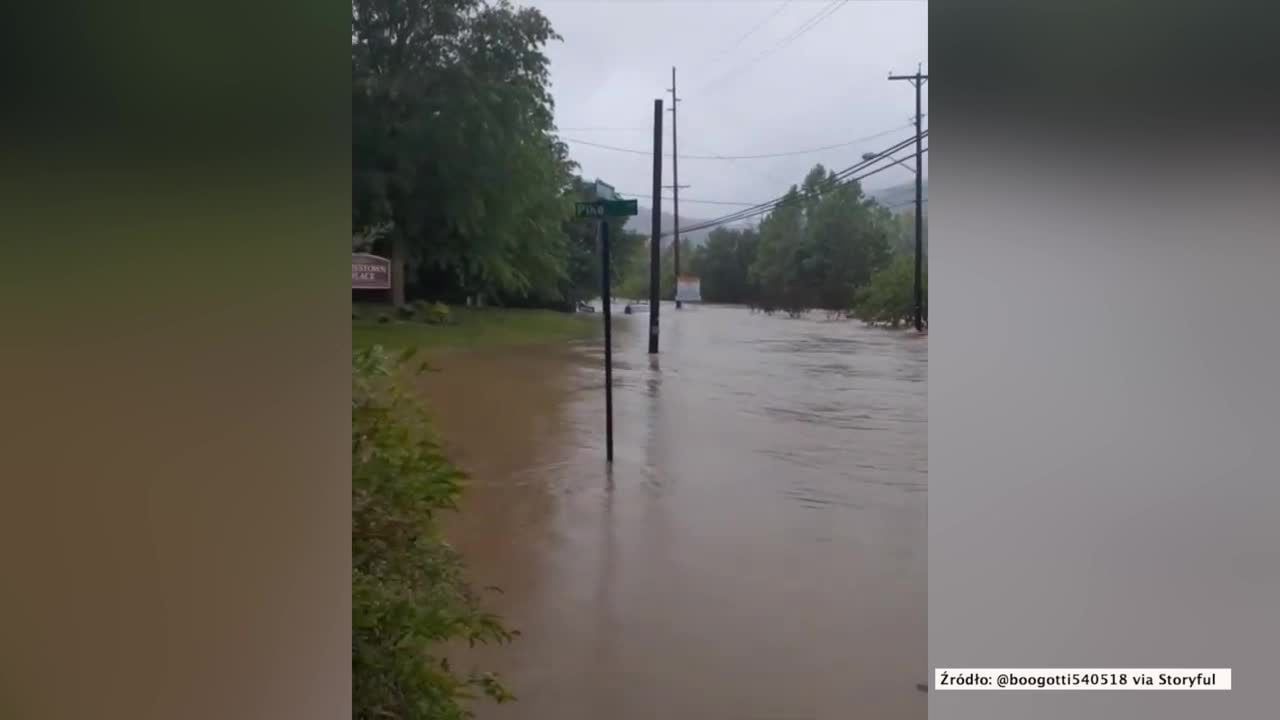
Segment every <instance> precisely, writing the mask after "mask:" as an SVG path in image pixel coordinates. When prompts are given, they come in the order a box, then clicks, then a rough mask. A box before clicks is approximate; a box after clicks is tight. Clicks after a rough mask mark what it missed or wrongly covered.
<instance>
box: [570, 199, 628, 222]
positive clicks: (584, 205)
mask: <svg viewBox="0 0 1280 720" xmlns="http://www.w3.org/2000/svg"><path fill="white" fill-rule="evenodd" d="M573 214H574V217H580V218H606V217H628V216H630V215H639V214H640V207H639V205H637V204H636V201H635V200H596V201H595V202H580V203H574V204H573Z"/></svg>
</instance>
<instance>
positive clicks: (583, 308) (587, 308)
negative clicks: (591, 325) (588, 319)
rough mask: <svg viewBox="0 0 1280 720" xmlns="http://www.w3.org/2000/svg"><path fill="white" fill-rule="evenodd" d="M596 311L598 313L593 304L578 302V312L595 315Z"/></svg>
mask: <svg viewBox="0 0 1280 720" xmlns="http://www.w3.org/2000/svg"><path fill="white" fill-rule="evenodd" d="M595 311H596V307H595V306H594V305H592V304H591V303H587V302H581V301H579V302H578V312H587V313H593V312H595Z"/></svg>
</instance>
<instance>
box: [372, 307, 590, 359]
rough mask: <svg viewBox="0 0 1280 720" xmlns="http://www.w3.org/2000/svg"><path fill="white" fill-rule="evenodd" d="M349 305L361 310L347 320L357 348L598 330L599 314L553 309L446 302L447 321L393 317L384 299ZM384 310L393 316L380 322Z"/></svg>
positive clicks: (432, 346)
mask: <svg viewBox="0 0 1280 720" xmlns="http://www.w3.org/2000/svg"><path fill="white" fill-rule="evenodd" d="M352 310H353V311H354V312H356V313H358V314H359V316H360V317H359V319H355V318H353V319H352V321H351V344H352V346H353V347H356V348H361V347H368V346H370V345H382V346H383V347H386V348H387V349H392V350H398V349H401V348H407V347H416V348H418V349H420V350H456V349H467V348H476V347H498V346H516V345H534V344H542V343H556V342H568V341H571V340H582V339H585V338H589V337H591V336H593V335H595V334H597V333H599V332H600V327H601V324H600V316H599V315H598V314H579V315H574V314H569V313H561V312H555V311H552V310H520V309H509V308H468V307H451V308H449V310H450V313H451V315H452V322H451V324H448V325H428V324H426V323H424V322H421V321H419V320H398V319H395V312H394V311H393V310H392V309H391V308H390V307H388V306H385V305H359V304H357V305H353V307H352ZM383 313H385V314H387V315H389V316H390V317H391V318H392V319H391V320H390V321H389V322H387V323H379V322H378V315H380V314H383ZM593 320H594V321H595V322H592V321H593Z"/></svg>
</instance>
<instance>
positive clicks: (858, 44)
mask: <svg viewBox="0 0 1280 720" xmlns="http://www.w3.org/2000/svg"><path fill="white" fill-rule="evenodd" d="M524 4H527V5H533V6H535V7H538V8H539V9H541V10H542V12H543V13H545V14H546V16H547V17H548V18H549V19H550V20H551V23H552V25H553V26H554V27H555V29H556V31H557V32H558V33H559V34H560V35H562V36H563V38H564V39H563V41H560V42H555V43H552V44H551V45H550V46H549V47H548V48H547V53H548V55H549V57H550V58H551V79H552V92H553V94H554V96H555V101H556V121H557V124H558V126H559V127H560V128H561V133H560V134H561V136H562V137H563V138H566V139H567V138H576V139H580V140H586V141H590V142H596V143H602V144H606V145H614V146H618V147H625V148H634V149H639V150H646V151H648V150H649V149H650V148H651V147H652V137H653V130H652V123H653V100H654V99H655V98H659V97H662V98H664V101H665V102H664V107H666V108H669V107H670V95H669V94H668V93H665V90H666V89H667V88H669V87H670V86H671V67H672V66H673V65H674V66H675V67H676V68H677V73H678V75H677V82H678V85H679V90H680V97H681V100H682V102H681V103H680V106H679V113H680V116H679V122H680V127H679V132H680V137H679V140H680V147H679V150H680V155H681V156H684V155H757V154H767V153H775V152H790V151H795V150H805V149H810V148H816V147H821V146H825V145H834V144H837V143H844V142H849V141H853V140H858V139H860V138H865V137H868V136H873V135H879V137H875V138H873V139H869V140H866V141H865V142H860V143H857V144H854V145H850V146H847V147H841V148H836V149H832V150H826V151H822V152H816V153H812V154H806V155H798V156H792V157H780V158H769V159H760V160H735V161H723V160H695V159H685V160H682V161H681V163H680V182H681V184H682V185H690V186H692V187H690V188H689V189H686V190H682V191H681V196H682V197H681V215H683V216H687V217H702V218H706V217H714V216H716V215H721V214H724V213H726V212H731V211H732V210H733V209H734V208H732V207H723V206H716V205H700V204H693V203H688V204H686V199H706V200H726V201H746V202H763V201H765V200H769V199H771V198H774V197H776V196H778V195H780V194H782V193H783V192H785V191H786V189H787V187H788V186H789V185H791V184H792V183H799V182H800V181H801V180H802V179H803V178H804V174H805V173H806V172H807V171H808V170H809V168H810V167H812V166H813V164H814V163H817V162H821V163H823V164H824V165H826V166H827V167H830V168H833V169H835V170H840V169H842V168H845V167H848V166H850V165H852V164H854V163H856V162H857V161H858V160H859V158H860V156H861V155H862V153H863V152H867V151H872V150H878V149H880V148H883V147H885V146H886V145H889V144H892V143H893V142H894V141H896V140H898V139H902V138H906V137H909V136H910V134H911V127H910V125H909V124H908V123H909V122H910V120H911V116H912V114H913V113H914V111H915V97H914V91H913V89H912V87H911V85H910V84H909V83H906V82H890V81H889V80H888V79H887V78H886V76H887V75H888V74H889V72H890V71H892V72H896V73H908V72H911V71H914V70H915V69H916V64H917V63H919V62H923V63H924V69H925V70H926V71H927V70H928V67H929V66H928V4H927V3H926V2H919V1H914V0H851V1H848V2H835V3H833V2H832V1H831V0H790V1H789V2H788V0H719V1H718V2H707V1H698V0H666V1H661V0H524ZM835 8H838V9H835ZM828 11H830V14H829V15H826V13H827V12H828ZM823 15H825V17H822V16H823ZM816 18H821V19H820V20H818V21H817V22H816V23H815V24H813V25H812V26H811V27H810V28H809V29H808V30H806V31H804V32H803V33H802V34H799V35H796V34H795V33H796V32H797V31H799V30H800V29H801V28H802V27H804V26H805V24H806V22H809V21H812V20H815V19H816ZM748 33H750V34H748ZM744 35H745V37H744ZM789 37H790V38H791V39H790V40H788V38H789ZM927 98H928V85H927V84H926V85H925V100H924V107H925V111H926V112H927V111H928V100H927ZM670 125H671V114H670V113H666V120H665V122H664V136H665V137H664V140H663V152H664V154H665V155H666V156H667V157H666V158H665V159H664V162H663V174H664V179H663V184H665V185H670V184H671V161H670V152H671V127H670ZM924 125H925V127H926V128H928V127H929V119H928V117H926V118H925V122H924ZM603 128H608V129H603ZM881 133H885V134H881ZM926 142H927V141H926ZM569 146H570V148H571V155H572V157H573V159H574V160H576V161H577V162H578V163H580V164H581V166H582V167H581V172H582V174H583V176H584V177H587V178H595V177H599V178H601V179H603V180H606V181H608V182H611V183H612V184H613V185H614V186H615V187H616V188H618V190H619V191H630V192H632V193H636V194H639V193H646V194H647V193H649V192H650V191H651V185H652V158H651V157H650V156H647V155H638V154H628V153H621V152H615V151H612V150H605V149H600V148H595V147H590V146H587V145H584V144H581V143H579V142H572V141H570V142H569ZM925 157H926V160H927V158H928V155H926V156H925ZM927 167H928V165H927V162H926V169H927ZM927 174H928V173H927V172H926V175H927ZM912 177H913V176H912V174H911V172H910V171H909V170H907V169H905V168H902V167H898V168H894V169H892V170H887V171H885V172H883V173H880V174H878V175H876V176H875V177H873V178H868V180H867V181H866V182H865V183H864V184H865V186H866V187H868V188H877V187H885V186H889V185H897V184H901V183H903V182H908V181H910V180H911V178H912ZM667 192H668V193H669V192H670V191H667ZM641 204H645V205H647V204H648V202H647V200H645V199H644V198H641ZM664 210H670V202H666V203H664Z"/></svg>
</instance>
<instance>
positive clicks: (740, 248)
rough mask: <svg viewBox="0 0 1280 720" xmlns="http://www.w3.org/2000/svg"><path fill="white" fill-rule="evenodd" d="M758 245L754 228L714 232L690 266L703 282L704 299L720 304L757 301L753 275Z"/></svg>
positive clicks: (716, 230)
mask: <svg viewBox="0 0 1280 720" xmlns="http://www.w3.org/2000/svg"><path fill="white" fill-rule="evenodd" d="M759 242H760V235H759V233H758V232H756V230H755V229H754V228H748V229H733V228H725V227H718V228H716V229H715V230H712V231H711V233H710V234H709V235H708V236H707V242H706V244H705V245H703V246H702V247H701V248H699V250H698V252H697V253H696V254H695V255H694V258H693V262H692V263H691V265H690V269H691V270H692V271H693V273H694V274H696V275H698V277H699V278H700V279H701V280H702V297H703V299H705V300H706V301H707V302H719V303H749V302H752V301H754V300H755V297H756V293H755V288H754V286H753V285H752V283H751V277H750V271H751V263H752V262H753V261H754V260H755V256H756V249H757V246H758V245H759Z"/></svg>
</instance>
